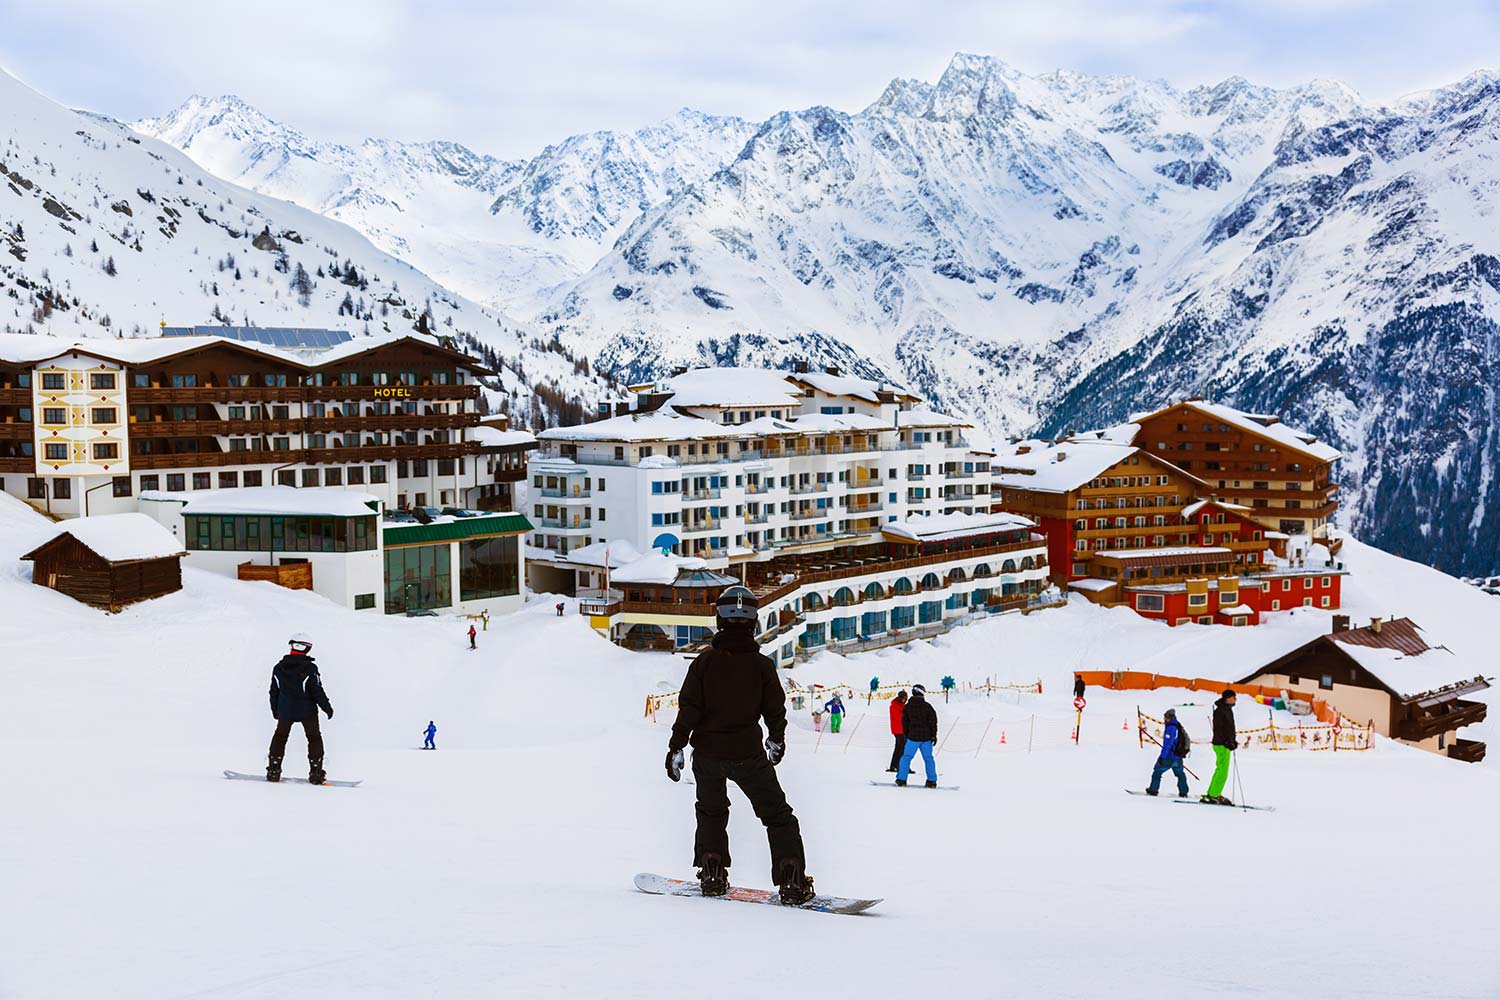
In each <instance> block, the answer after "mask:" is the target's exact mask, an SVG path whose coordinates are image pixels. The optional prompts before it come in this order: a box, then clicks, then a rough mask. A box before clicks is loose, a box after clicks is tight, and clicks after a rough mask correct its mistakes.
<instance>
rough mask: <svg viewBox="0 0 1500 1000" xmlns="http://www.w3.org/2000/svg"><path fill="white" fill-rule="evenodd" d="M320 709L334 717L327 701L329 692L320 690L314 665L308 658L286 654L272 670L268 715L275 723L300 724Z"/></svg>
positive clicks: (321, 685) (319, 682) (316, 667)
mask: <svg viewBox="0 0 1500 1000" xmlns="http://www.w3.org/2000/svg"><path fill="white" fill-rule="evenodd" d="M319 708H322V709H323V711H324V712H325V713H326V714H327V715H328V717H329V718H332V717H333V706H332V705H331V704H329V702H328V692H327V691H324V690H323V680H322V678H320V677H319V676H318V665H317V663H315V662H314V661H313V658H312V657H311V656H304V655H301V654H297V653H288V654H286V655H285V656H283V657H282V658H281V662H280V663H277V664H276V667H275V669H273V670H272V671H271V715H272V716H274V717H275V718H276V719H277V721H280V720H282V719H287V720H289V721H291V722H303V721H305V720H306V719H308V718H311V717H312V716H314V715H316V714H317V712H318V709H319Z"/></svg>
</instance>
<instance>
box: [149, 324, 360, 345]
mask: <svg viewBox="0 0 1500 1000" xmlns="http://www.w3.org/2000/svg"><path fill="white" fill-rule="evenodd" d="M161 335H162V336H163V337H226V338H228V339H230V340H239V341H244V342H246V343H251V344H267V345H270V346H272V347H294V348H295V347H302V348H308V347H315V348H328V347H335V346H337V345H339V344H342V343H345V342H347V341H350V340H353V339H354V335H353V334H351V333H349V332H348V331H347V330H325V329H322V328H318V327H294V326H164V327H162V328H161Z"/></svg>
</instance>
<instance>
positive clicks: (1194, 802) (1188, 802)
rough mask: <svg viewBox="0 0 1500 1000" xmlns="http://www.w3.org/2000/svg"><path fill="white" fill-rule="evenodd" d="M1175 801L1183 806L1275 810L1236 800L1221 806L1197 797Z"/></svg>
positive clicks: (1272, 807) (1274, 809) (1274, 808)
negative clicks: (1244, 803) (1230, 804)
mask: <svg viewBox="0 0 1500 1000" xmlns="http://www.w3.org/2000/svg"><path fill="white" fill-rule="evenodd" d="M1177 801H1178V802H1181V803H1182V804H1183V805H1185V806H1213V807H1215V808H1217V809H1253V810H1255V811H1256V812H1268V813H1273V812H1275V811H1276V807H1275V806H1242V805H1240V804H1239V803H1238V802H1236V803H1235V804H1234V805H1232V806H1222V805H1219V803H1217V802H1200V801H1199V800H1198V799H1178V800H1177Z"/></svg>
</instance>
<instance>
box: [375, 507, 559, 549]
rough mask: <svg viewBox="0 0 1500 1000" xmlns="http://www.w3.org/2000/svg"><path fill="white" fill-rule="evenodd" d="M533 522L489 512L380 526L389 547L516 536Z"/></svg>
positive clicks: (514, 515)
mask: <svg viewBox="0 0 1500 1000" xmlns="http://www.w3.org/2000/svg"><path fill="white" fill-rule="evenodd" d="M532 527H533V525H532V523H531V522H530V521H528V520H527V519H526V518H525V516H524V515H521V514H486V515H483V516H481V517H455V518H454V519H453V520H451V521H442V522H440V523H438V524H388V525H385V526H383V527H382V528H381V537H382V538H383V539H384V541H385V545H386V547H387V548H389V547H391V546H392V545H430V544H432V543H434V542H461V541H463V540H464V539H465V538H483V537H485V536H487V535H516V534H521V533H524V532H527V531H530V530H531V529H532Z"/></svg>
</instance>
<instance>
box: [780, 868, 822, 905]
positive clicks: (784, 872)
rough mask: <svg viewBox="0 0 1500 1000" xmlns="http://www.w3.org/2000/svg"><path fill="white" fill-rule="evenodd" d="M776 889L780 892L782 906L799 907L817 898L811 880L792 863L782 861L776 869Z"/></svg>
mask: <svg viewBox="0 0 1500 1000" xmlns="http://www.w3.org/2000/svg"><path fill="white" fill-rule="evenodd" d="M776 887H777V888H778V889H779V890H780V891H781V902H782V905H784V906H801V905H802V904H803V903H810V902H812V900H813V898H814V897H815V896H817V892H815V891H814V890H813V880H812V879H811V878H810V877H809V876H808V875H807V874H806V873H804V872H803V871H802V868H801V866H799V865H798V864H797V863H796V862H794V861H783V862H782V863H781V866H780V867H779V868H778V869H777V879H776Z"/></svg>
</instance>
